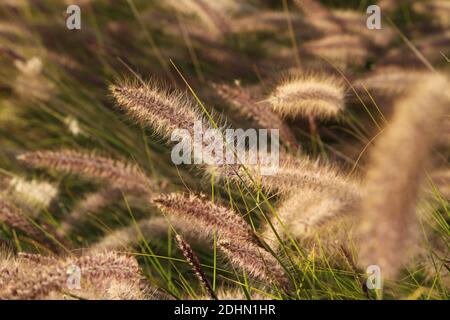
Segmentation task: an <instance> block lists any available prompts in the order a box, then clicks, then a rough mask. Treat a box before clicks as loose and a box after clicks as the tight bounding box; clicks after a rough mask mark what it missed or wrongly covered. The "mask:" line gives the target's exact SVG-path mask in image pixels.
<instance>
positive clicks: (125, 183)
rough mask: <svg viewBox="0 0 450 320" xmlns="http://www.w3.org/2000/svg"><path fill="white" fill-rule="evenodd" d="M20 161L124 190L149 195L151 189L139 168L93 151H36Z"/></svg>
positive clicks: (25, 155)
mask: <svg viewBox="0 0 450 320" xmlns="http://www.w3.org/2000/svg"><path fill="white" fill-rule="evenodd" d="M18 159H19V160H20V161H22V162H24V163H25V164H27V165H29V166H32V167H35V168H45V169H52V170H57V171H61V172H65V173H72V174H79V175H82V176H85V177H88V178H93V179H100V180H103V181H107V182H110V183H112V184H113V185H114V186H116V187H117V188H120V189H123V190H132V191H136V192H140V193H148V192H150V191H151V187H152V186H151V183H150V180H149V179H148V178H147V176H146V175H145V174H144V173H143V172H142V170H141V169H140V168H139V167H138V166H137V165H133V164H128V163H125V162H122V161H119V160H114V159H111V158H108V157H102V156H99V155H96V154H94V153H90V152H82V151H75V150H59V151H50V150H49V151H35V152H27V153H24V154H22V155H20V156H19V157H18Z"/></svg>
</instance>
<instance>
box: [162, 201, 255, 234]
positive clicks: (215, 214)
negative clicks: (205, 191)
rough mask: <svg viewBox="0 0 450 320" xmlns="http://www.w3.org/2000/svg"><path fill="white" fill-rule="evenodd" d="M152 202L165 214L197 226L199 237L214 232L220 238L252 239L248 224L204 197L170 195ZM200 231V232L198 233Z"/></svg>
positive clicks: (235, 214)
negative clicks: (184, 219)
mask: <svg viewBox="0 0 450 320" xmlns="http://www.w3.org/2000/svg"><path fill="white" fill-rule="evenodd" d="M153 202H154V203H156V205H157V206H158V207H159V208H160V209H161V210H162V211H163V212H164V213H166V214H168V215H171V216H175V217H183V218H186V219H189V221H191V222H192V224H195V225H197V226H198V227H199V228H201V230H200V229H199V237H212V236H213V234H214V232H215V230H217V233H218V235H219V236H220V237H224V238H228V239H234V238H236V237H240V238H245V239H248V240H250V239H252V238H253V234H252V230H251V229H250V226H249V225H248V223H247V222H246V221H245V220H244V219H243V218H242V217H241V216H239V215H238V214H237V213H235V212H234V211H232V210H230V209H228V208H225V207H223V206H221V205H216V204H213V203H212V202H211V201H208V200H207V199H205V197H204V196H200V197H198V196H195V195H193V194H180V193H172V194H169V195H164V194H163V195H160V196H158V197H156V198H155V199H153ZM200 231H201V232H200Z"/></svg>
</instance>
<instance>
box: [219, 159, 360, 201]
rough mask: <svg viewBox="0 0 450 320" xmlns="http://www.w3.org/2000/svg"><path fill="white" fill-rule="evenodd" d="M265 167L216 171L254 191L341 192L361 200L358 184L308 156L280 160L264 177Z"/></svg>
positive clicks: (247, 166) (331, 167)
mask: <svg viewBox="0 0 450 320" xmlns="http://www.w3.org/2000/svg"><path fill="white" fill-rule="evenodd" d="M264 169H265V168H264V164H261V165H254V166H253V165H246V166H245V168H244V167H241V168H238V169H236V170H232V169H230V168H224V169H223V170H222V171H217V172H218V173H220V175H221V176H222V177H224V178H230V179H233V180H234V181H236V182H238V183H240V182H245V183H246V184H247V185H249V186H252V187H253V188H254V189H259V188H261V189H263V190H265V191H268V192H281V193H284V194H286V193H291V192H292V191H293V190H299V189H311V190H322V191H324V192H325V193H326V192H327V190H328V192H329V191H339V192H340V193H341V194H342V195H346V197H347V198H348V199H349V200H352V201H353V200H356V199H358V198H359V194H358V188H359V181H357V180H356V179H353V178H351V177H348V176H346V175H345V174H342V173H340V172H339V170H338V168H337V167H335V166H332V165H330V164H328V163H326V162H319V161H314V160H311V159H309V158H307V157H302V156H300V157H297V158H294V157H292V156H289V155H287V154H283V155H281V157H280V162H279V167H278V170H277V171H276V173H274V174H273V175H262V174H261V172H262V171H263V170H264Z"/></svg>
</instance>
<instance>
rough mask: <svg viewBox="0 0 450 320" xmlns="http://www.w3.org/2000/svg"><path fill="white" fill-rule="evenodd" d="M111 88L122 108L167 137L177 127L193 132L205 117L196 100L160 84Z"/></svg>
mask: <svg viewBox="0 0 450 320" xmlns="http://www.w3.org/2000/svg"><path fill="white" fill-rule="evenodd" d="M110 90H111V92H112V94H113V96H114V98H115V99H116V101H117V103H118V106H119V107H120V108H122V109H123V110H124V111H126V112H127V113H128V114H129V115H130V116H131V117H133V118H134V119H136V120H138V121H139V122H142V123H144V124H146V125H149V126H150V127H152V128H153V129H154V130H155V131H157V132H158V133H160V134H161V135H162V136H164V137H165V138H167V139H170V136H171V134H172V132H173V131H174V130H176V129H186V130H188V131H189V132H192V130H193V128H194V123H195V122H196V121H199V120H201V118H202V117H201V115H200V113H199V112H198V107H197V105H196V103H195V102H194V101H193V100H192V99H190V98H188V97H187V95H186V94H184V93H181V92H171V93H170V92H168V91H166V90H162V89H160V87H159V86H158V84H156V83H147V84H145V85H142V84H138V83H134V84H132V83H123V84H118V85H113V86H111V87H110Z"/></svg>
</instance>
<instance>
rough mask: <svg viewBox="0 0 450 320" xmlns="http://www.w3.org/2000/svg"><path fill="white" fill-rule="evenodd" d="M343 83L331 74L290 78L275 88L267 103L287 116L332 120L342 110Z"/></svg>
mask: <svg viewBox="0 0 450 320" xmlns="http://www.w3.org/2000/svg"><path fill="white" fill-rule="evenodd" d="M344 97H345V91H344V86H343V83H342V81H340V80H339V79H338V78H335V77H333V76H330V75H321V74H303V75H300V74H299V75H293V76H291V77H289V78H288V79H286V80H284V81H283V82H282V83H281V84H280V85H278V86H277V87H276V88H275V90H274V92H273V93H272V95H271V96H270V97H269V98H268V101H269V102H270V104H271V105H272V107H273V109H274V110H275V111H276V112H277V113H279V114H281V115H283V116H290V117H297V116H302V117H307V116H315V117H319V118H330V117H335V116H336V115H338V114H339V113H340V112H341V111H342V110H343V109H344Z"/></svg>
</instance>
